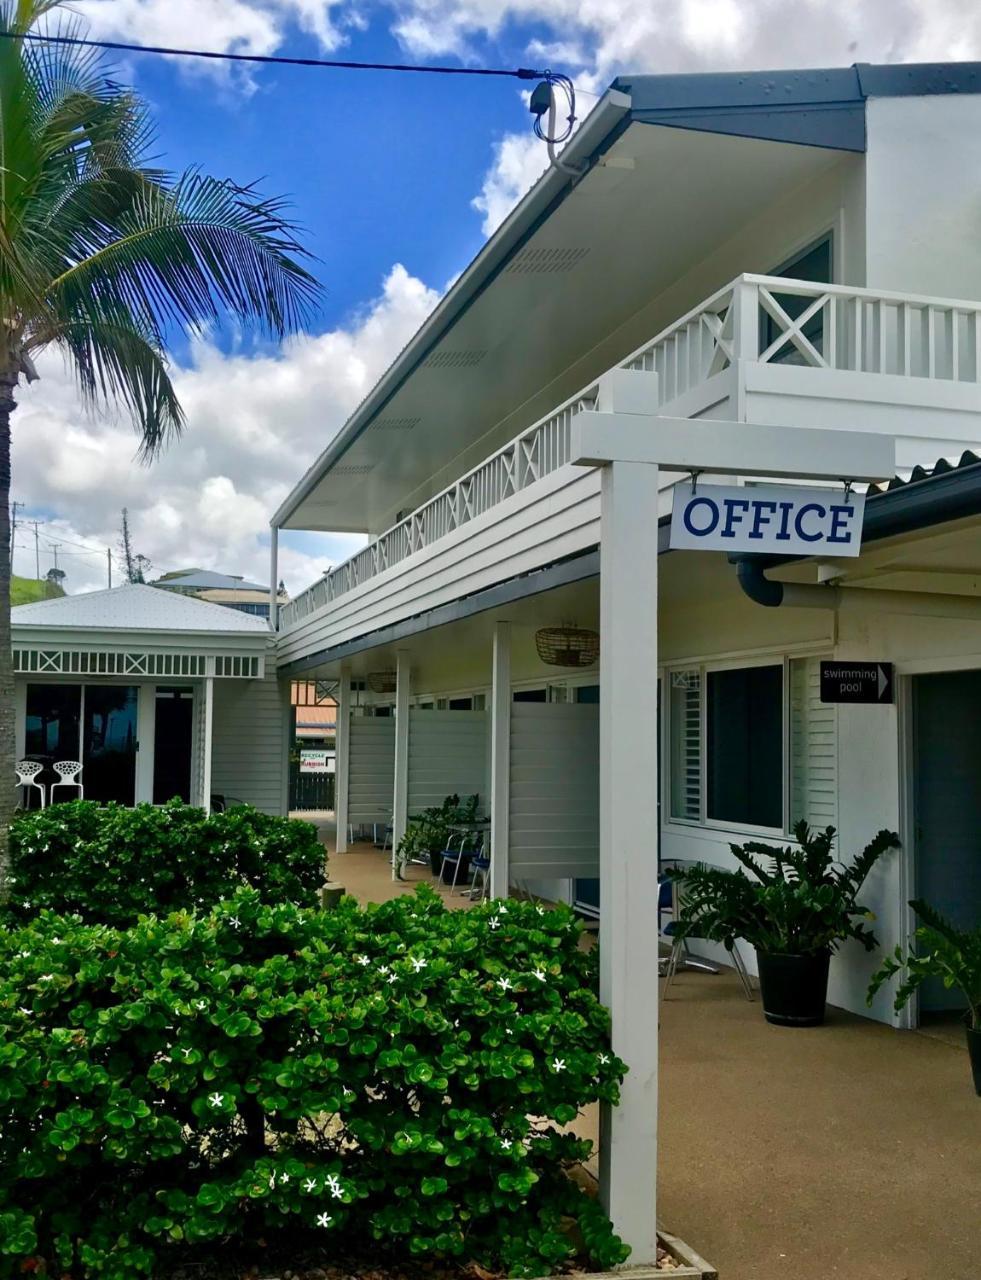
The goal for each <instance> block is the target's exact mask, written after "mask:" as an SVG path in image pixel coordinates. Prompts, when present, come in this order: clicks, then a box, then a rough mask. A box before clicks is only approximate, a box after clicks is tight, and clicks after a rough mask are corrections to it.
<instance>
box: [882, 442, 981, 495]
mask: <svg viewBox="0 0 981 1280" xmlns="http://www.w3.org/2000/svg"><path fill="white" fill-rule="evenodd" d="M977 466H981V455H979V454H976V453H974V452H973V451H972V450H970V449H965V450H964V452H963V453H962V454H961V456H960V457H959V458H958V459H957V461H956V462H951V460H950V459H949V458H938V459H937V461H936V462H935V463H934V464H933V466H932V467H914V468H913V470H912V471H911V472H910V473H909V475H908V476H893V478H892V479H891V480H890V481H889V482H888V483H887V484H872V485H869V496H871V495H872V494H879V493H890V492H892V490H894V489H904V488H906V486H907V485H911V484H922V483H923V482H924V481H925V480H933V479H935V478H936V477H937V476H945V475H948V474H949V473H950V472H951V471H964V470H965V469H966V468H968V467H977Z"/></svg>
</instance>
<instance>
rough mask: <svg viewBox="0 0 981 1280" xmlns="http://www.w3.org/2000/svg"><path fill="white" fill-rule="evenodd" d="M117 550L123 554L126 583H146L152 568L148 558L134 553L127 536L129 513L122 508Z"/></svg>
mask: <svg viewBox="0 0 981 1280" xmlns="http://www.w3.org/2000/svg"><path fill="white" fill-rule="evenodd" d="M119 549H120V551H122V553H123V568H124V569H125V572H126V581H127V582H144V583H145V582H146V580H147V575H148V574H149V572H150V570H151V569H152V568H153V565H152V563H151V561H150V558H149V556H143V555H140V554H139V552H136V553H134V551H133V543H132V541H131V539H130V536H129V511H128V510H127V509H126V508H125V507H123V524H122V533H121V535H120V538H119Z"/></svg>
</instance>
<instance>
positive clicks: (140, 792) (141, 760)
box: [136, 684, 170, 804]
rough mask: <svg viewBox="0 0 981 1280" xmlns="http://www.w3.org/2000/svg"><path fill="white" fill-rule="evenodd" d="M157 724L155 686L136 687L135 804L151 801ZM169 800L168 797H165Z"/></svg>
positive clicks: (143, 685) (142, 685)
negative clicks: (136, 746) (137, 746)
mask: <svg viewBox="0 0 981 1280" xmlns="http://www.w3.org/2000/svg"><path fill="white" fill-rule="evenodd" d="M156 724H157V686H156V685H155V684H141V685H138V686H137V703H136V740H137V743H138V744H139V749H138V750H137V753H136V803H137V804H148V803H152V801H153V758H154V750H155V738H156ZM164 798H165V799H167V800H169V799H170V797H169V796H165V797H164Z"/></svg>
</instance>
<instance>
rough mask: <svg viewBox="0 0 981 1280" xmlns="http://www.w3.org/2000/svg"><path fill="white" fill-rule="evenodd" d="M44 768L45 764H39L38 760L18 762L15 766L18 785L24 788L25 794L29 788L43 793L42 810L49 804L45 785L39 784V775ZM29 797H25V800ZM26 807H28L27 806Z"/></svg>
mask: <svg viewBox="0 0 981 1280" xmlns="http://www.w3.org/2000/svg"><path fill="white" fill-rule="evenodd" d="M43 768H44V765H43V764H39V763H38V761H37V760H18V761H17V763H16V764H15V765H14V769H15V771H16V773H17V785H18V787H23V788H24V789H25V792H26V790H27V788H28V787H36V788H37V789H38V791H40V793H41V808H42V809H43V808H44V806H45V804H46V803H47V797H46V792H45V789H44V785H43V783H40V782H38V780H37V775H38V774H39V773H40V772H41V771H42V769H43ZM26 798H27V796H26V795H25V800H26ZM25 807H26V805H25Z"/></svg>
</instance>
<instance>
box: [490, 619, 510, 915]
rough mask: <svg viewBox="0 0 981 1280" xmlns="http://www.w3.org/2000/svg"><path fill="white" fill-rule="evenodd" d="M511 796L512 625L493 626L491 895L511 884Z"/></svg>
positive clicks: (505, 892)
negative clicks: (509, 860) (509, 859)
mask: <svg viewBox="0 0 981 1280" xmlns="http://www.w3.org/2000/svg"><path fill="white" fill-rule="evenodd" d="M510 799H511V624H510V622H498V623H497V624H496V625H495V627H494V650H493V657H492V667H491V798H490V820H491V865H490V892H491V897H492V898H506V897H507V896H508V889H509V886H510V880H511V876H510V867H509V865H508V855H509V852H510V848H509V831H508V827H509V808H510Z"/></svg>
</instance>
